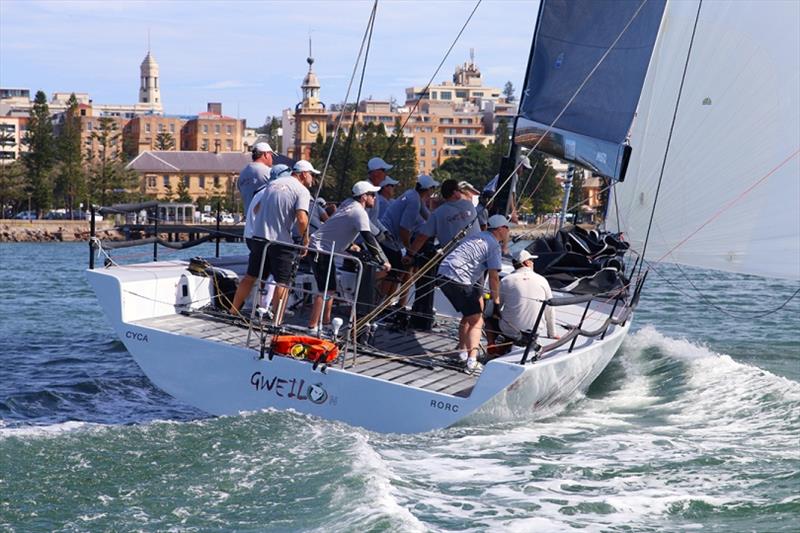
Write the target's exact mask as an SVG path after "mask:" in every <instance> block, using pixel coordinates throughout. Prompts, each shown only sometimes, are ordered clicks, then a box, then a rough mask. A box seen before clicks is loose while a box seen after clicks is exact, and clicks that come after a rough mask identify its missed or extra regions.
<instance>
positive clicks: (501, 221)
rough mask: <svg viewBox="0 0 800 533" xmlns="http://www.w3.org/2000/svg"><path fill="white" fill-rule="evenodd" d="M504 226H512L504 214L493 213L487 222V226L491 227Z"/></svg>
mask: <svg viewBox="0 0 800 533" xmlns="http://www.w3.org/2000/svg"><path fill="white" fill-rule="evenodd" d="M503 226H505V227H507V228H508V227H510V226H511V223H510V222H509V221H508V219H507V218H506V217H504V216H503V215H492V216H490V217H489V221H488V222H487V223H486V227H487V228H489V229H497V228H502V227H503Z"/></svg>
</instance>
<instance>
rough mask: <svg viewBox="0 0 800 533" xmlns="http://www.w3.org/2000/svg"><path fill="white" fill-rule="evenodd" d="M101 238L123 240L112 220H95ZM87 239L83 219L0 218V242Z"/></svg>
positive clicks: (87, 231)
mask: <svg viewBox="0 0 800 533" xmlns="http://www.w3.org/2000/svg"><path fill="white" fill-rule="evenodd" d="M96 231H97V236H98V238H100V239H102V240H115V241H117V240H124V236H123V234H122V233H121V232H119V231H118V230H117V229H116V227H115V225H114V222H113V221H108V222H106V221H102V222H97V224H96ZM88 240H89V222H87V221H84V220H0V242H73V241H88Z"/></svg>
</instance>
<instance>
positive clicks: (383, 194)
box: [376, 176, 400, 213]
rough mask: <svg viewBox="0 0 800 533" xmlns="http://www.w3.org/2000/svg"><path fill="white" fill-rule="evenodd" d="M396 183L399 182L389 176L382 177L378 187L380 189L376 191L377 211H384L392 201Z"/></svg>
mask: <svg viewBox="0 0 800 533" xmlns="http://www.w3.org/2000/svg"><path fill="white" fill-rule="evenodd" d="M398 183H400V182H399V181H397V180H396V179H394V178H393V177H391V176H386V177H385V178H383V181H382V182H380V184H379V187H380V188H381V190H380V192H379V193H378V197H377V199H376V200H377V201H376V203H377V204H378V212H379V213H385V212H386V210H387V209H388V208H389V204H391V203H392V202H394V191H395V188H396V187H397V184H398Z"/></svg>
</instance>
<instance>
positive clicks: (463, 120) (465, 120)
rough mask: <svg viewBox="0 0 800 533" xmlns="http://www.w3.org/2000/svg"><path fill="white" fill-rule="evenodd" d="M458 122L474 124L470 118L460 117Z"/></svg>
mask: <svg viewBox="0 0 800 533" xmlns="http://www.w3.org/2000/svg"><path fill="white" fill-rule="evenodd" d="M458 123H459V124H472V120H470V119H468V118H460V119H458Z"/></svg>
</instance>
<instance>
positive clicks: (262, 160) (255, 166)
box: [236, 142, 273, 215]
mask: <svg viewBox="0 0 800 533" xmlns="http://www.w3.org/2000/svg"><path fill="white" fill-rule="evenodd" d="M272 154H273V151H272V147H271V146H270V145H269V143H265V142H259V143H256V144H255V146H253V153H252V158H253V161H252V163H248V164H247V166H246V167H244V168H243V169H242V171H241V172H240V173H239V180H238V181H237V183H236V186H237V188H238V189H239V194H240V195H241V197H242V212H243V213H244V214H245V215H247V210H248V209H249V208H250V202H251V201H252V199H253V196H254V195H255V194H256V192H257V191H259V190H260V189H262V188H263V187H264V186H265V185H266V184H267V182H268V181H269V179H270V167H271V166H272Z"/></svg>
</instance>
